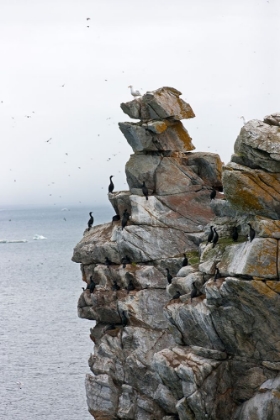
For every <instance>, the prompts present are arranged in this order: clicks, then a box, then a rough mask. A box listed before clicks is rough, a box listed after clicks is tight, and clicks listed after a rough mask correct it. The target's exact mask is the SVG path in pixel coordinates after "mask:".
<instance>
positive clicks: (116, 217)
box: [112, 214, 121, 223]
mask: <svg viewBox="0 0 280 420" xmlns="http://www.w3.org/2000/svg"><path fill="white" fill-rule="evenodd" d="M118 220H121V216H120V215H119V214H115V216H113V217H112V223H114V222H117V221H118Z"/></svg>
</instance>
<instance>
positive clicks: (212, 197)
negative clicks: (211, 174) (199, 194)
mask: <svg viewBox="0 0 280 420" xmlns="http://www.w3.org/2000/svg"><path fill="white" fill-rule="evenodd" d="M216 194H217V192H216V190H215V189H214V188H213V189H212V191H211V194H210V199H211V200H214V198H215V197H216Z"/></svg>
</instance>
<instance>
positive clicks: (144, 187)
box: [142, 181, 148, 200]
mask: <svg viewBox="0 0 280 420" xmlns="http://www.w3.org/2000/svg"><path fill="white" fill-rule="evenodd" d="M142 192H143V194H144V196H145V197H146V200H148V188H147V187H146V185H145V181H143V185H142Z"/></svg>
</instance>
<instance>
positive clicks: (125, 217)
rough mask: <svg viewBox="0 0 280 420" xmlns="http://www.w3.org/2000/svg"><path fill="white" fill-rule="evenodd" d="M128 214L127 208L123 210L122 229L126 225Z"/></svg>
mask: <svg viewBox="0 0 280 420" xmlns="http://www.w3.org/2000/svg"><path fill="white" fill-rule="evenodd" d="M129 216H130V214H129V213H128V211H127V209H125V211H124V212H123V215H122V230H123V228H125V227H126V225H127V222H128V219H129Z"/></svg>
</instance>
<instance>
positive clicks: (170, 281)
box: [165, 268, 173, 284]
mask: <svg viewBox="0 0 280 420" xmlns="http://www.w3.org/2000/svg"><path fill="white" fill-rule="evenodd" d="M165 270H166V278H167V281H168V283H169V284H171V283H172V279H173V277H172V276H171V274H170V273H169V268H166V269H165Z"/></svg>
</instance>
